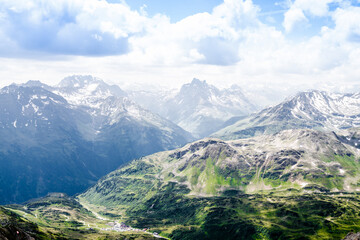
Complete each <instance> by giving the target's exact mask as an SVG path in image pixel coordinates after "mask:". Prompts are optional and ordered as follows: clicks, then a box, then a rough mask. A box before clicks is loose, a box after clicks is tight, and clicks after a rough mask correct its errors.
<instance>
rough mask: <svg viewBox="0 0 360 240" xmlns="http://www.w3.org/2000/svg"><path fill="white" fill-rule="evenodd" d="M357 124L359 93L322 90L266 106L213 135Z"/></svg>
mask: <svg viewBox="0 0 360 240" xmlns="http://www.w3.org/2000/svg"><path fill="white" fill-rule="evenodd" d="M359 126H360V94H359V93H354V94H338V93H327V92H322V91H316V90H314V91H308V92H301V93H298V94H297V95H296V96H295V97H292V98H290V99H288V100H286V101H284V102H282V103H280V104H278V105H276V106H274V107H269V108H266V109H264V110H262V111H260V112H259V113H256V114H253V115H251V116H249V117H247V118H245V119H240V120H239V121H237V122H236V123H234V124H233V125H230V126H228V127H225V128H223V129H221V130H219V131H218V132H216V133H215V134H213V135H212V136H214V137H218V138H221V139H238V138H247V137H252V136H257V135H261V134H272V133H276V132H279V131H281V130H284V129H299V128H312V129H319V130H327V131H332V130H339V129H347V128H351V127H359Z"/></svg>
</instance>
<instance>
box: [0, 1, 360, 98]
mask: <svg viewBox="0 0 360 240" xmlns="http://www.w3.org/2000/svg"><path fill="white" fill-rule="evenodd" d="M359 22H360V1H359V0H279V1H264V0H253V1H251V0H224V1H220V0H206V1H205V0H192V1H190V0H182V1H175V0H173V1H165V0H128V1H126V2H125V1H124V0H107V1H105V0H47V1H43V0H2V1H0V74H1V76H2V77H3V79H2V80H1V81H0V85H2V86H4V85H7V84H10V83H11V82H17V83H19V82H25V81H27V80H29V79H39V80H41V81H43V82H46V83H49V84H55V83H56V82H59V81H60V80H61V79H62V78H64V77H66V76H67V75H72V74H91V75H94V76H97V77H100V78H103V79H104V80H105V81H108V82H111V83H116V84H119V85H120V86H121V87H123V88H132V87H137V88H147V87H148V86H149V85H154V84H155V85H157V86H164V87H179V86H180V85H181V84H183V83H186V82H189V81H191V79H192V78H193V77H197V78H200V79H206V80H208V82H210V83H212V84H215V85H217V86H220V87H223V86H229V85H231V84H237V85H240V86H242V87H243V88H247V89H249V91H251V89H259V88H269V87H270V86H271V87H272V88H274V89H280V88H281V89H284V92H287V91H288V90H289V89H299V90H300V89H307V88H317V89H323V90H336V91H354V90H357V89H360V88H359V86H360V84H359V81H360V79H359V76H360V60H359V58H358V56H359V55H360V25H359Z"/></svg>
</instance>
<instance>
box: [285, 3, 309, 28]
mask: <svg viewBox="0 0 360 240" xmlns="http://www.w3.org/2000/svg"><path fill="white" fill-rule="evenodd" d="M307 21H308V19H307V18H306V17H305V15H304V12H303V10H302V9H300V8H297V7H291V8H290V9H289V11H287V12H286V13H285V16H284V22H283V26H284V28H285V30H286V31H287V32H290V31H292V30H293V28H294V26H295V25H296V24H299V23H302V22H307Z"/></svg>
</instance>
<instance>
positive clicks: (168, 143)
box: [0, 76, 192, 203]
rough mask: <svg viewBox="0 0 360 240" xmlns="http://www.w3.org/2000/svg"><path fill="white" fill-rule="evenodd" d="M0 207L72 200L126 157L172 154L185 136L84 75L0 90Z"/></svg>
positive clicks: (115, 89) (187, 136) (115, 90)
mask: <svg viewBox="0 0 360 240" xmlns="http://www.w3.org/2000/svg"><path fill="white" fill-rule="evenodd" d="M0 112H1V114H0V136H1V142H0V195H1V196H2V197H1V199H0V203H8V202H22V201H25V200H27V199H29V198H34V197H38V196H43V195H46V194H47V193H48V192H66V193H68V194H75V193H78V192H81V191H82V190H84V189H86V188H87V187H89V186H90V185H91V184H93V183H95V181H96V180H97V179H98V178H100V177H101V176H103V175H104V174H106V173H108V172H109V171H111V170H114V169H116V168H117V167H118V166H120V165H121V164H123V163H126V162H128V161H130V160H132V159H134V158H138V157H141V156H145V155H148V154H151V153H154V152H158V151H162V150H167V149H173V148H176V147H180V146H182V145H184V144H185V143H187V142H189V141H191V140H192V136H191V134H189V133H188V132H186V131H184V130H183V129H181V128H180V127H178V126H177V125H175V124H174V123H172V122H170V121H168V120H166V119H164V118H161V117H160V116H158V115H156V114H153V113H151V112H150V111H148V110H145V109H143V108H142V107H140V106H138V105H137V104H135V103H134V102H132V101H131V100H129V99H128V98H127V97H126V93H124V92H123V91H122V90H121V89H120V88H119V87H117V86H110V85H107V84H106V83H104V82H103V81H102V80H100V79H97V78H93V77H91V76H72V77H68V78H65V79H64V80H63V81H62V82H61V83H60V84H59V85H58V86H56V87H50V86H47V85H45V84H42V83H41V82H37V81H30V82H28V83H26V84H22V85H10V86H8V87H5V88H3V89H1V90H0Z"/></svg>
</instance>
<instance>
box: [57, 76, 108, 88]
mask: <svg viewBox="0 0 360 240" xmlns="http://www.w3.org/2000/svg"><path fill="white" fill-rule="evenodd" d="M89 84H105V82H104V81H103V80H102V79H100V78H97V77H93V76H91V75H72V76H68V77H66V78H64V79H63V80H61V82H60V83H59V84H58V85H57V87H60V88H82V87H84V86H86V85H89Z"/></svg>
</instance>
